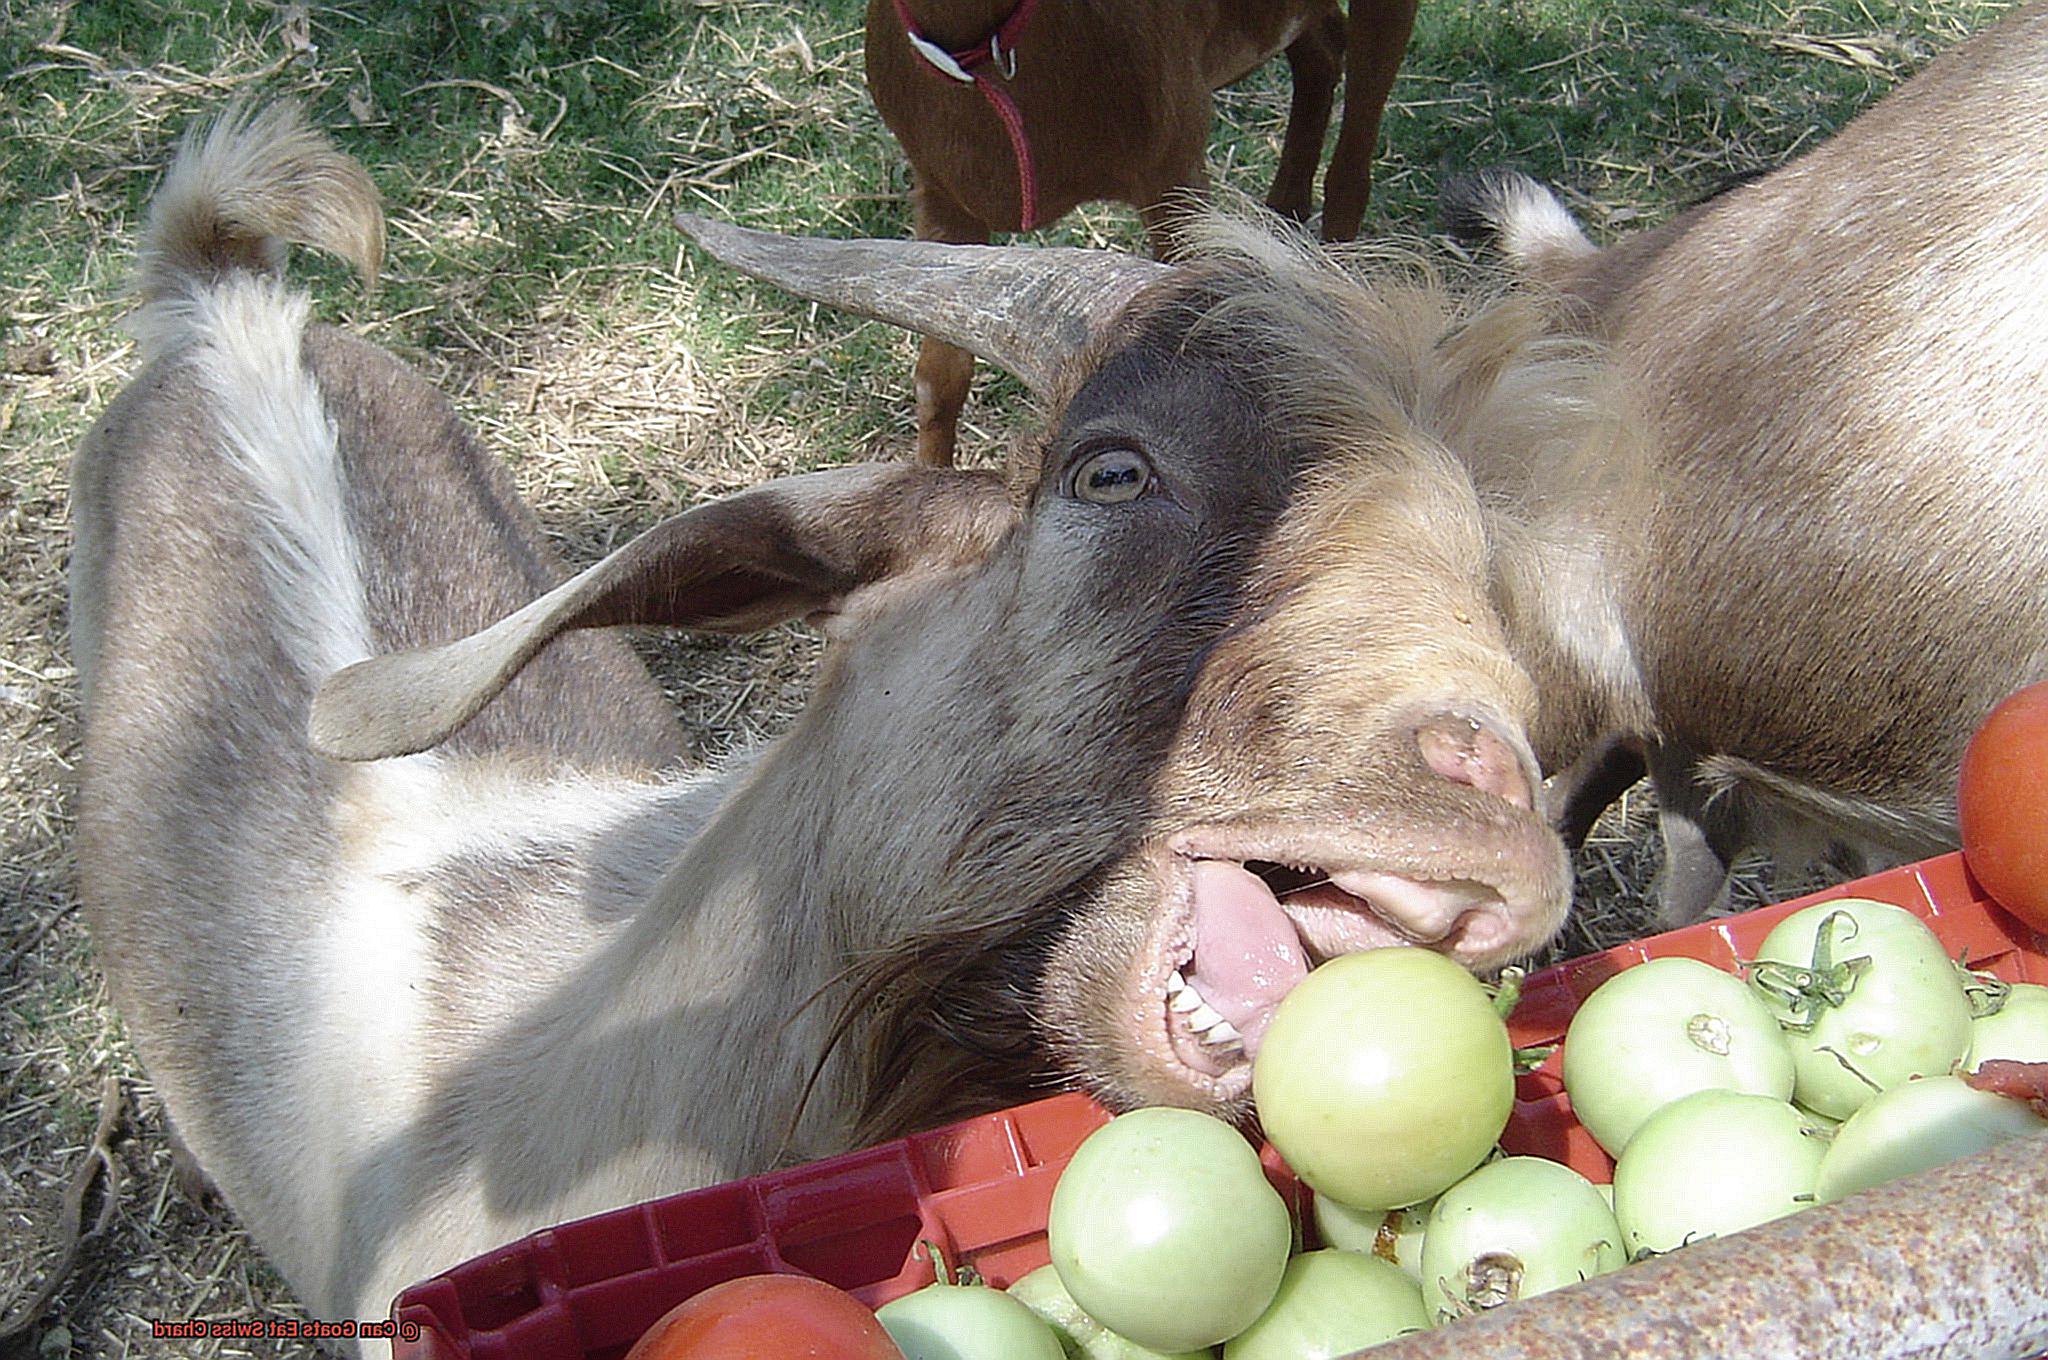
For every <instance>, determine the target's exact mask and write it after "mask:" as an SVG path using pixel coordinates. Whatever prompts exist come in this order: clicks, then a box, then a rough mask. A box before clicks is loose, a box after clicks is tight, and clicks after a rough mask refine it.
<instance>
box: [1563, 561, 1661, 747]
mask: <svg viewBox="0 0 2048 1360" xmlns="http://www.w3.org/2000/svg"><path fill="white" fill-rule="evenodd" d="M1539 560H1540V561H1541V563H1542V568H1541V570H1542V590H1541V592H1540V596H1539V599H1540V603H1541V608H1542V611H1543V626H1544V630H1545V631H1546V632H1548V633H1549V634H1550V636H1551V637H1552V638H1553V639H1555V640H1556V642H1557V645H1558V647H1559V648H1560V649H1561V650H1562V651H1563V653H1564V654H1565V655H1566V656H1567V657H1569V658H1570V659H1571V661H1572V662H1573V664H1575V665H1576V666H1577V667H1578V668H1579V669H1580V670H1581V671H1582V672H1583V673H1584V674H1585V675H1586V676H1587V677H1588V678H1589V679H1590V680H1591V681H1592V682H1593V683H1594V684H1595V685H1596V686H1598V687H1599V688H1600V690H1601V691H1602V695H1603V698H1604V699H1605V700H1606V703H1605V705H1604V707H1606V708H1607V709H1608V710H1610V711H1612V710H1613V709H1615V708H1617V707H1619V708H1621V709H1622V711H1625V712H1647V711H1648V700H1647V699H1646V698H1645V697H1644V694H1643V676H1642V670H1641V668H1640V667H1638V665H1637V664H1636V655H1635V648H1634V647H1633V646H1632V645H1631V644H1630V642H1629V637H1628V628H1627V627H1626V625H1625V624H1624V623H1623V622H1622V617H1621V606H1620V604H1619V602H1618V601H1617V600H1616V598H1615V593H1614V572H1613V568H1612V567H1610V566H1609V565H1608V563H1607V561H1606V560H1605V557H1604V556H1603V554H1602V553H1601V552H1600V550H1599V549H1598V547H1596V546H1592V545H1589V544H1574V545H1567V544H1561V543H1549V544H1545V545H1544V547H1543V549H1542V550H1541V556H1540V559H1539Z"/></svg>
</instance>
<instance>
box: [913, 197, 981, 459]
mask: <svg viewBox="0 0 2048 1360" xmlns="http://www.w3.org/2000/svg"><path fill="white" fill-rule="evenodd" d="M911 203H912V206H913V210H914V215H915V216H914V223H913V227H914V230H915V231H916V233H917V239H918V240H920V241H945V242H949V243H951V244H954V245H976V246H985V245H987V244H988V238H989V230H988V227H987V226H986V225H985V224H984V223H982V222H981V221H979V220H977V219H976V218H975V216H974V215H973V214H972V213H970V212H968V211H967V209H966V208H965V207H963V206H961V204H960V203H959V201H958V200H956V199H955V198H954V197H953V196H952V195H951V194H949V193H947V192H946V191H945V190H943V189H941V188H939V187H938V186H937V185H935V184H932V183H931V182H930V181H928V180H926V179H925V178H924V177H923V176H919V177H918V180H917V187H916V189H915V190H914V191H913V192H912V195H911ZM973 381H974V356H973V355H972V354H969V353H968V352H967V351H966V350H964V349H958V348H956V347H954V346H952V345H949V344H947V343H946V342H945V341H943V340H934V339H932V338H931V337H929V336H927V337H925V341H924V343H923V344H922V345H920V346H919V347H918V351H917V371H916V373H915V375H914V376H913V378H912V386H913V388H914V389H915V391H916V393H917V461H918V462H920V463H922V464H924V465H925V466H926V467H951V466H953V454H954V452H955V450H956V448H957V447H958V445H959V440H960V410H961V408H962V407H964V406H965V405H966V404H967V389H968V388H969V386H971V385H972V383H973Z"/></svg>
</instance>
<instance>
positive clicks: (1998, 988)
mask: <svg viewBox="0 0 2048 1360" xmlns="http://www.w3.org/2000/svg"><path fill="white" fill-rule="evenodd" d="M1956 971H1958V972H1960V973H1961V974H1962V975H1963V995H1964V996H1967V997H1968V998H1970V1018H1971V1019H1972V1020H1982V1019H1983V1018H1984V1017H1985V1016H1987V1015H1996V1014H1998V1013H1999V1012H2000V1011H2002V1010H2004V1009H2005V998H2006V997H2007V995H2009V994H2010V993H2011V991H2012V985H2011V984H2010V983H2008V982H2006V981H2004V980H2003V979H2000V978H1995V977H1993V976H1991V974H1989V973H1977V972H1972V971H1971V970H1970V969H1968V968H1965V967H1963V966H1962V964H1961V963H1960V962H1958V963H1957V964H1956Z"/></svg>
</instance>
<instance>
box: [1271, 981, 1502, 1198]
mask: <svg viewBox="0 0 2048 1360" xmlns="http://www.w3.org/2000/svg"><path fill="white" fill-rule="evenodd" d="M1252 1096H1253V1099H1254V1100H1255V1101H1256V1102H1257V1104H1258V1108H1259V1120H1260V1122H1261V1123H1262V1124H1263V1125H1264V1126H1265V1129H1266V1136H1267V1137H1268V1138H1270V1139H1272V1140H1273V1146H1274V1147H1276V1148H1278V1149H1279V1150H1280V1155H1281V1156H1283V1157H1285V1158H1286V1159H1287V1164H1288V1165H1289V1166H1290V1167H1292V1168H1294V1171H1295V1174H1296V1175H1298V1176H1300V1177H1301V1178H1302V1179H1303V1180H1304V1181H1306V1182H1308V1184H1309V1185H1310V1187H1311V1188H1313V1189H1314V1190H1315V1191H1316V1192H1317V1193H1318V1194H1322V1195H1327V1196H1329V1197H1330V1198H1331V1199H1334V1200H1336V1201H1338V1202H1339V1203H1340V1204H1346V1205H1349V1206H1350V1207H1352V1208H1354V1209H1368V1210H1369V1209H1382V1210H1384V1209H1396V1208H1400V1207H1401V1206H1403V1205H1407V1204H1414V1203H1416V1202H1417V1201H1419V1200H1425V1199H1428V1198H1429V1197H1430V1196H1431V1195H1434V1194H1437V1193H1438V1192H1440V1191H1441V1190H1443V1189H1444V1187H1446V1186H1448V1185H1450V1184H1451V1183H1452V1182H1454V1181H1456V1180H1457V1179H1458V1178H1459V1177H1461V1176H1463V1175H1464V1174H1465V1173H1466V1172H1468V1171H1470V1170H1471V1169H1472V1168H1473V1167H1475V1166H1477V1165H1479V1163H1480V1162H1481V1160H1483V1159H1484V1158H1485V1157H1486V1155H1487V1153H1488V1152H1490V1151H1492V1149H1493V1145H1494V1142H1495V1140H1497V1139H1498V1138H1499V1137H1500V1134H1501V1130H1502V1129H1503V1128H1505V1127H1506V1126H1507V1121H1508V1114H1509V1112H1510V1111H1511V1110H1512V1109H1513V1108H1514V1101H1515V1074H1514V1059H1513V1050H1512V1048H1511V1047H1510V1045H1509V1043H1508V1031H1507V1026H1506V1025H1504V1024H1503V1023H1501V1018H1500V1016H1498V1015H1497V1014H1495V1013H1494V1009H1493V1001H1492V998H1490V997H1488V996H1487V994H1486V989H1485V988H1483V987H1481V986H1480V985H1479V983H1478V981H1477V980H1476V979H1474V978H1473V977H1472V975H1471V974H1469V973H1467V972H1466V971H1465V970H1464V969H1462V968H1460V967H1458V965H1457V964H1455V963H1452V962H1451V961H1450V960H1449V959H1447V958H1445V957H1443V955H1441V954H1436V953H1433V952H1431V951H1429V950H1427V949H1414V948H1391V949H1368V950H1363V951H1361V952H1359V953H1355V954H1345V955H1343V956H1341V957H1339V958H1335V959H1332V960H1330V961H1329V962H1328V963H1325V964H1324V965H1322V966H1321V967H1320V968H1317V969H1316V970H1314V971H1313V972H1311V973H1310V974H1309V975H1308V977H1306V978H1305V979H1303V980H1302V981H1301V982H1299V983H1297V984H1295V987H1294V989H1293V990H1292V991H1290V992H1288V993H1287V995H1286V996H1285V997H1284V998H1282V1000H1281V1002H1280V1004H1279V1006H1278V1007H1276V1008H1275V1009H1274V1012H1273V1020H1272V1023H1271V1025H1269V1026H1268V1027H1267V1030H1266V1035H1265V1039H1264V1040H1263V1042H1262V1043H1261V1044H1260V1046H1259V1053H1258V1057H1257V1058H1255V1059H1254V1060H1253V1062H1252Z"/></svg>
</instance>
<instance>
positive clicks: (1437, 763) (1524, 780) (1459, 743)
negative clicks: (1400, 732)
mask: <svg viewBox="0 0 2048 1360" xmlns="http://www.w3.org/2000/svg"><path fill="white" fill-rule="evenodd" d="M1415 744H1416V745H1417V746H1419V747H1421V748H1422V758H1423V760H1424V761H1425V762H1427V764H1428V765H1429V768H1430V769H1432V770H1435V771H1436V772H1437V773H1438V774H1440V775H1442V776H1443V777H1444V778H1446V779H1450V780H1455V781H1456V782H1458V783H1460V784H1470V785H1471V786H1472V787H1473V788H1475V789H1483V790H1484V791H1486V792H1487V793H1490V794H1493V795H1494V796H1495V797H1497V798H1505V799H1507V800H1508V801H1509V802H1510V803H1513V804H1514V805H1515V806H1516V807H1518V808H1521V809H1522V810H1523V811H1525V812H1526V811H1529V810H1531V809H1532V808H1534V806H1535V799H1534V797H1533V796H1532V794H1531V791H1530V781H1529V775H1528V772H1527V771H1526V770H1524V769H1523V768H1522V758H1521V756H1520V755H1519V754H1517V753H1516V751H1515V748H1514V746H1513V745H1511V744H1510V743H1509V742H1508V741H1507V740H1506V739H1505V738H1503V737H1501V736H1500V734H1499V733H1497V732H1495V731H1494V730H1493V729H1492V728H1491V727H1489V726H1488V725H1487V724H1486V723H1484V722H1481V721H1480V720H1479V719H1477V718H1468V717H1466V716H1464V715H1463V714H1460V713H1443V714H1439V715H1438V716H1436V717H1434V718H1429V719H1426V720H1425V721H1423V722H1422V723H1421V724H1420V725H1418V726H1417V727H1416V729H1415Z"/></svg>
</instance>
